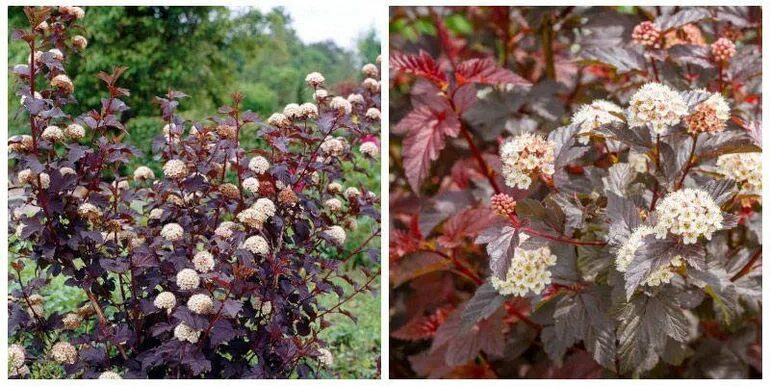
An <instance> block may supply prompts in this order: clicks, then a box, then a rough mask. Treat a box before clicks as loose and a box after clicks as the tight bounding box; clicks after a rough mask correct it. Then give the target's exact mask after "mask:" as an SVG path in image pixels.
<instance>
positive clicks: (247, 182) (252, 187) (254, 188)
mask: <svg viewBox="0 0 770 387" xmlns="http://www.w3.org/2000/svg"><path fill="white" fill-rule="evenodd" d="M241 185H242V186H243V188H245V189H246V190H247V191H249V192H251V193H253V194H257V193H259V180H257V178H256V177H247V178H246V179H244V180H243V182H242V183H241Z"/></svg>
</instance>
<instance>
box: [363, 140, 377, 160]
mask: <svg viewBox="0 0 770 387" xmlns="http://www.w3.org/2000/svg"><path fill="white" fill-rule="evenodd" d="M358 150H359V151H360V152H361V154H362V155H365V156H369V157H377V156H378V155H379V154H380V147H378V146H377V144H375V143H374V141H367V142H365V143H363V144H361V146H360V147H359V148H358Z"/></svg>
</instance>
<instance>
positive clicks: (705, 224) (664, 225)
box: [655, 188, 723, 244]
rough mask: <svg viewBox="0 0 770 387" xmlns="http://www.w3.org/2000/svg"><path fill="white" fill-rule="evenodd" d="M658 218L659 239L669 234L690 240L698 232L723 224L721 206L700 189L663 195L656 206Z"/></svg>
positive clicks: (709, 232) (706, 234)
mask: <svg viewBox="0 0 770 387" xmlns="http://www.w3.org/2000/svg"><path fill="white" fill-rule="evenodd" d="M655 212H656V213H657V214H658V222H657V224H656V225H655V234H656V237H657V238H658V239H662V238H665V237H666V235H667V234H668V233H669V232H670V233H671V234H674V235H677V236H681V237H682V238H683V240H684V243H685V244H693V243H696V242H697V241H698V238H699V237H701V236H704V237H706V239H709V240H710V239H711V235H712V234H713V233H714V232H715V231H718V230H719V229H721V228H722V221H723V217H722V210H721V209H720V208H719V206H718V205H717V204H716V203H715V202H714V199H712V198H711V196H710V195H709V194H708V193H707V192H706V191H703V190H700V189H694V188H685V189H682V190H679V191H675V192H672V193H670V194H668V195H666V197H665V198H663V200H661V201H660V203H659V204H658V207H657V208H656V209H655Z"/></svg>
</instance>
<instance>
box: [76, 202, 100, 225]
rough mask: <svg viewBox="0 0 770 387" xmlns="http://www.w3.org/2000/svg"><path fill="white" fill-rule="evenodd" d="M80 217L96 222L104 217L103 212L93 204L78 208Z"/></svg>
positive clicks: (85, 204) (84, 204)
mask: <svg viewBox="0 0 770 387" xmlns="http://www.w3.org/2000/svg"><path fill="white" fill-rule="evenodd" d="M78 215H80V216H81V217H82V218H83V219H86V220H90V221H91V222H96V221H98V220H99V219H101V217H102V211H101V210H100V209H99V208H98V207H96V206H95V205H93V204H91V203H83V204H81V205H80V206H78Z"/></svg>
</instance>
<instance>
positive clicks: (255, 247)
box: [241, 235, 270, 255]
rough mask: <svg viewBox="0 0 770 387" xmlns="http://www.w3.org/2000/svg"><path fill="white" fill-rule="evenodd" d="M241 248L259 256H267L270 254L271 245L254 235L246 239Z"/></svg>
mask: <svg viewBox="0 0 770 387" xmlns="http://www.w3.org/2000/svg"><path fill="white" fill-rule="evenodd" d="M241 248H244V249H246V250H248V251H251V253H252V254H257V255H266V254H268V253H269V252H270V245H268V244H267V241H266V240H265V238H262V237H261V236H259V235H253V236H250V237H248V238H246V240H245V241H243V244H242V245H241Z"/></svg>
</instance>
